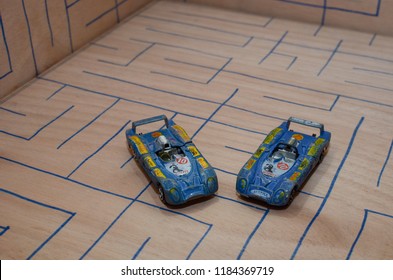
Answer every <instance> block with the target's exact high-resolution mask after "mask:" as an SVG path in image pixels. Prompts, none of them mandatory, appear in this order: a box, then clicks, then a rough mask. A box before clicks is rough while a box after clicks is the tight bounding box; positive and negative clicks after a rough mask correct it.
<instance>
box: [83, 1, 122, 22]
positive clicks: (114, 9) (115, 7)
mask: <svg viewBox="0 0 393 280" xmlns="http://www.w3.org/2000/svg"><path fill="white" fill-rule="evenodd" d="M127 1H128V0H123V1H121V2H120V3H117V1H116V2H115V3H116V4H115V6H114V7H112V8H110V9H109V10H107V11H105V12H103V13H102V14H100V15H98V16H97V17H95V18H93V19H92V20H90V21H89V22H87V23H86V24H85V26H86V27H88V26H89V25H91V24H93V23H95V22H96V21H97V20H99V19H101V18H102V17H104V16H105V15H107V14H109V13H110V12H112V11H116V10H117V9H118V7H119V6H120V5H123V4H124V3H125V2H127ZM117 15H118V14H117ZM116 20H118V18H116Z"/></svg>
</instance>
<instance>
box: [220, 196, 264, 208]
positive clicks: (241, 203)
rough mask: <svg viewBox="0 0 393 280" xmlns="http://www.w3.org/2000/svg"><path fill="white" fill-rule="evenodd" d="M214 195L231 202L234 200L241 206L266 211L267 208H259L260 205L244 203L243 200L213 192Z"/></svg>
mask: <svg viewBox="0 0 393 280" xmlns="http://www.w3.org/2000/svg"><path fill="white" fill-rule="evenodd" d="M214 196H215V197H218V198H221V199H225V200H229V201H231V202H234V203H237V204H240V205H243V206H247V207H250V208H254V209H257V210H262V211H266V210H267V209H266V208H261V207H258V206H256V205H253V204H249V203H246V202H244V201H240V200H236V199H233V198H229V197H226V196H222V195H218V194H214Z"/></svg>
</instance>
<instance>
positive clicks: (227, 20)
mask: <svg viewBox="0 0 393 280" xmlns="http://www.w3.org/2000/svg"><path fill="white" fill-rule="evenodd" d="M172 13H175V14H179V15H185V16H189V17H196V18H205V19H212V20H217V21H221V22H229V23H235V24H239V25H246V26H254V27H266V26H267V25H268V24H269V23H270V21H271V20H272V19H273V18H270V19H269V20H268V21H267V22H266V23H265V24H255V23H247V22H242V21H237V20H230V19H223V18H219V17H213V16H206V15H198V14H192V13H186V12H178V11H172Z"/></svg>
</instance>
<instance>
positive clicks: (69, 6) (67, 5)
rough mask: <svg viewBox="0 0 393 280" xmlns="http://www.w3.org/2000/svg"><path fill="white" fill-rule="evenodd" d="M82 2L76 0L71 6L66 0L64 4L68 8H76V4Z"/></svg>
mask: <svg viewBox="0 0 393 280" xmlns="http://www.w3.org/2000/svg"><path fill="white" fill-rule="evenodd" d="M79 1H80V0H75V1H74V2H72V3H71V4H67V0H64V2H66V8H71V7H72V6H74V5H75V4H76V3H78V2H79Z"/></svg>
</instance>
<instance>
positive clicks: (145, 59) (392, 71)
mask: <svg viewBox="0 0 393 280" xmlns="http://www.w3.org/2000/svg"><path fill="white" fill-rule="evenodd" d="M318 28H319V25H315V24H305V23H299V22H293V21H287V20H282V19H277V18H274V19H273V20H271V18H269V17H261V16H255V15H247V14H244V13H237V12H230V11H227V10H219V9H213V8H208V7H204V6H197V5H191V4H187V3H174V2H159V3H157V4H155V5H153V6H151V7H149V8H148V9H147V10H145V11H143V12H142V13H141V14H139V15H137V16H135V17H132V18H129V19H128V20H126V21H124V23H122V24H120V25H119V26H118V27H117V28H116V29H114V30H113V31H112V32H110V33H108V34H106V35H105V36H102V37H100V38H99V39H97V40H95V41H93V42H92V43H91V44H90V45H88V46H87V47H84V48H83V49H82V50H80V51H78V52H77V53H76V54H75V55H72V56H70V57H69V58H68V59H66V60H64V61H62V62H61V63H60V64H58V65H56V66H55V67H53V68H52V69H51V70H50V71H47V72H45V73H44V74H42V75H40V76H39V77H38V78H37V79H35V80H33V81H32V82H31V83H29V84H28V85H26V86H25V87H24V88H23V89H22V90H20V91H19V92H18V93H17V94H16V95H14V96H13V97H12V98H10V99H8V100H6V101H5V102H4V103H2V104H1V107H0V108H1V110H0V142H1V148H0V170H1V176H0V201H1V203H0V258H1V259H346V258H348V259H392V258H393V254H392V252H393V206H392V203H391V201H392V199H393V188H392V187H393V175H392V164H393V163H392V153H391V151H392V145H393V144H392V139H393V133H392V132H393V114H392V113H393V110H392V106H393V98H392V92H393V80H392V75H393V50H392V48H391V46H392V43H393V39H392V38H391V37H384V36H377V37H374V36H373V34H371V33H360V32H354V31H348V30H341V29H336V28H329V27H324V28H322V29H321V30H319V32H318V34H316V35H315V31H316V30H317V29H318ZM159 114H166V115H167V116H168V117H169V118H173V119H174V121H175V122H176V123H178V124H180V125H181V126H183V127H184V128H185V129H186V131H187V132H188V134H189V135H190V136H191V137H192V139H193V141H194V142H195V144H196V145H197V146H198V148H199V149H200V150H201V152H202V153H203V154H204V155H205V156H206V158H207V159H208V161H209V162H210V163H211V164H212V165H213V166H214V167H215V168H216V172H217V175H218V179H219V191H218V193H217V195H215V196H214V197H212V198H210V199H208V200H205V201H197V202H196V203H191V204H190V205H187V206H185V207H181V208H168V207H166V206H165V205H163V204H162V203H161V202H160V200H159V198H158V195H157V193H156V192H155V190H154V188H153V187H152V186H151V184H150V182H149V179H148V178H147V177H146V176H145V175H144V173H143V172H142V170H141V169H140V168H139V167H138V166H137V164H136V163H135V161H134V160H133V159H132V158H131V155H130V154H129V152H128V150H127V147H126V140H125V136H124V132H125V129H126V128H128V127H130V121H135V120H138V119H141V118H146V117H151V116H155V115H159ZM290 116H296V117H300V118H304V119H309V120H314V121H317V122H321V123H324V124H325V128H326V129H327V130H329V131H331V132H332V142H331V146H330V150H329V153H328V154H327V156H326V158H325V160H324V162H323V163H322V164H321V165H320V166H319V168H318V169H317V170H316V171H315V172H314V174H313V176H312V177H311V178H310V179H309V180H308V182H307V183H306V184H305V185H304V187H303V189H302V192H301V193H300V194H299V195H298V196H297V197H296V199H295V201H294V202H293V204H292V205H291V206H290V207H288V208H287V209H283V210H278V209H270V208H268V207H267V206H266V205H263V204H260V203H258V202H256V201H249V200H244V199H241V198H239V197H238V196H237V195H236V192H235V181H236V174H237V173H238V171H239V170H240V168H241V167H242V165H243V164H244V163H245V162H246V160H247V159H248V158H249V157H250V153H253V152H254V150H255V149H256V148H257V146H258V145H259V144H260V143H261V141H262V140H263V139H264V137H265V135H266V134H267V133H268V132H269V131H270V130H272V129H273V128H275V127H276V126H278V125H279V124H280V123H281V122H282V121H284V120H286V119H287V118H288V117H290ZM152 129H154V128H152Z"/></svg>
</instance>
